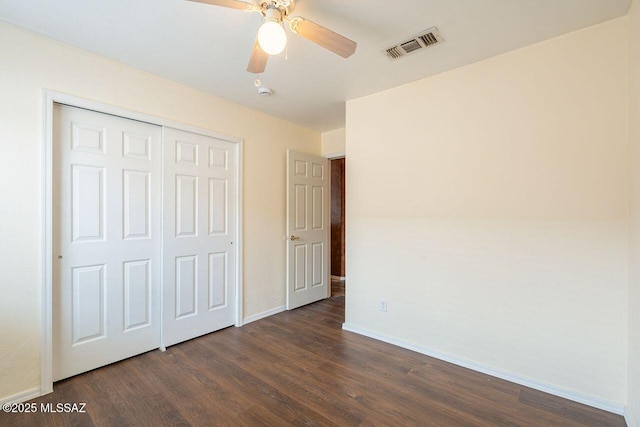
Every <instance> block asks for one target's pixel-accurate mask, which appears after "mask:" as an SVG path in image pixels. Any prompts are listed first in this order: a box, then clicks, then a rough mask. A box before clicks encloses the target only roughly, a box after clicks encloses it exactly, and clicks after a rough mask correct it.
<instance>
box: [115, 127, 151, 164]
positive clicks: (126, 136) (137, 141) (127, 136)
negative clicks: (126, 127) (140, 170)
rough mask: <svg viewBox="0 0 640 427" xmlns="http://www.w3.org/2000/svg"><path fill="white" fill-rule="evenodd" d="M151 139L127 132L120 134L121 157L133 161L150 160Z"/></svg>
mask: <svg viewBox="0 0 640 427" xmlns="http://www.w3.org/2000/svg"><path fill="white" fill-rule="evenodd" d="M150 147H151V137H150V136H144V135H135V134H133V133H129V132H123V133H122V155H123V156H125V157H131V158H134V159H143V160H150V159H151V150H150Z"/></svg>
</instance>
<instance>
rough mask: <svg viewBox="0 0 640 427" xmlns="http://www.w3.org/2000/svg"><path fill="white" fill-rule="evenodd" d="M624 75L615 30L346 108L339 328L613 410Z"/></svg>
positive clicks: (620, 331)
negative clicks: (343, 285) (343, 289)
mask: <svg viewBox="0 0 640 427" xmlns="http://www.w3.org/2000/svg"><path fill="white" fill-rule="evenodd" d="M628 80H629V67H628V35H627V19H626V18H621V19H618V20H615V21H611V22H608V23H605V24H602V25H599V26H596V27H591V28H588V29H585V30H582V31H579V32H576V33H572V34H569V35H566V36H563V37H560V38H557V39H553V40H550V41H547V42H544V43H540V44H537V45H534V46H531V47H528V48H525V49H521V50H518V51H515V52H511V53H508V54H505V55H502V56H499V57H495V58H492V59H489V60H486V61H484V62H480V63H476V64H473V65H469V66H466V67H463V68H459V69H456V70H453V71H450V72H447V73H444V74H441V75H437V76H434V77H432V78H428V79H424V80H421V81H418V82H414V83H411V84H408V85H405V86H401V87H398V88H394V89H391V90H388V91H385V92H381V93H378V94H375V95H371V96H368V97H364V98H360V99H356V100H353V101H349V102H348V103H347V122H346V123H347V126H346V129H347V146H346V147H347V149H346V154H347V158H348V159H349V168H348V170H347V200H348V207H347V223H348V224H349V227H348V228H347V260H348V265H347V269H348V270H349V286H348V287H347V297H346V304H347V307H346V324H345V328H347V329H352V330H359V331H361V332H364V333H367V334H370V335H376V336H379V337H382V338H384V339H389V340H394V341H396V342H401V343H402V344H404V345H408V346H414V347H416V348H420V349H422V350H423V351H432V352H437V353H439V354H441V355H443V357H452V358H455V359H457V360H459V361H463V362H465V363H469V364H472V365H474V366H477V367H480V368H483V369H488V370H492V369H493V370H496V371H498V372H499V373H501V374H502V375H512V376H513V377H514V378H516V379H519V380H521V381H525V380H526V381H530V382H533V383H535V384H537V385H538V386H541V387H549V388H551V390H553V391H554V392H557V393H562V394H566V395H569V396H572V397H573V398H576V399H581V400H583V401H589V402H591V403H593V404H597V405H599V406H601V407H607V408H612V409H614V410H617V411H621V410H622V407H623V405H624V404H625V402H626V397H627V396H626V394H627V393H626V390H627V384H626V373H627V336H628V323H627V319H628V317H627V310H628V305H627V292H628V286H627V282H628V280H627V269H628V207H629V206H628V186H629V185H628V176H629V175H628V174H629V167H628V156H629V143H628V135H627V129H628V117H629V115H628V95H627V89H628V85H627V82H628ZM391 106H392V107H391ZM382 123H384V125H382ZM379 298H386V299H387V300H388V312H386V313H383V312H380V311H378V309H377V308H378V299H379Z"/></svg>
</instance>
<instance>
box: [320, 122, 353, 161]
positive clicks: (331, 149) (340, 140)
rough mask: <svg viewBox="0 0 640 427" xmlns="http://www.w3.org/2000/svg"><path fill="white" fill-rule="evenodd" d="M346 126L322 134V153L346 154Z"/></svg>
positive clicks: (328, 154) (329, 154) (328, 155)
mask: <svg viewBox="0 0 640 427" xmlns="http://www.w3.org/2000/svg"><path fill="white" fill-rule="evenodd" d="M346 139H347V136H346V131H345V128H340V129H335V130H332V131H329V132H325V133H323V134H322V155H323V156H325V157H331V156H333V155H336V154H342V155H344V150H345V143H346Z"/></svg>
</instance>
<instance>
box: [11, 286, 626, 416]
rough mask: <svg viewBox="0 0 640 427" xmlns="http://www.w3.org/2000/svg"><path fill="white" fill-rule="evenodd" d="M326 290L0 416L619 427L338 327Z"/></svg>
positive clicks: (336, 300)
mask: <svg viewBox="0 0 640 427" xmlns="http://www.w3.org/2000/svg"><path fill="white" fill-rule="evenodd" d="M340 286H344V284H332V288H333V292H334V294H336V296H334V297H333V298H330V299H328V300H324V301H320V302H318V303H316V304H312V305H309V306H305V307H302V308H300V309H297V310H294V311H291V312H284V313H280V314H278V315H276V316H272V317H269V318H266V319H262V320H260V321H257V322H254V323H251V324H248V325H246V326H244V327H242V328H228V329H225V330H222V331H219V332H217V333H214V334H209V335H206V336H203V337H200V338H197V339H194V340H191V341H187V342H185V343H182V344H179V345H176V346H173V347H170V348H169V349H167V351H166V352H160V351H152V352H149V353H145V354H143V355H140V356H137V357H135V358H131V359H128V360H125V361H122V362H120V363H116V364H113V365H109V366H106V367H104V368H101V369H97V370H94V371H91V372H88V373H85V374H83V375H78V376H76V377H73V378H69V379H67V380H64V381H61V382H59V383H56V384H55V387H54V393H52V394H50V395H47V396H43V397H41V398H38V399H34V400H33V401H31V402H35V403H37V404H38V405H39V404H40V403H51V404H54V405H55V404H56V403H73V402H86V403H87V413H84V414H60V413H57V414H46V413H35V414H4V413H1V414H0V425H2V426H11V427H13V426H34V425H37V426H76V425H77V426H96V427H101V426H118V427H120V426H127V425H131V426H154V427H155V426H234V427H235V426H250V427H254V426H321V427H325V426H400V425H407V426H478V427H480V426H612V427H618V426H624V425H625V424H624V420H623V418H622V417H620V416H617V415H614V414H610V413H607V412H604V411H600V410H596V409H594V408H590V407H587V406H584V405H580V404H578V403H575V402H571V401H568V400H565V399H561V398H558V397H554V396H550V395H548V394H545V393H542V392H539V391H536V390H532V389H528V388H526V387H522V386H519V385H517V384H514V383H510V382H508V381H504V380H500V379H497V378H494V377H490V376H487V375H484V374H481V373H478V372H475V371H471V370H468V369H464V368H461V367H458V366H454V365H452V364H449V363H446V362H444V361H441V360H437V359H433V358H430V357H427V356H424V355H422V354H418V353H415V352H412V351H410V350H406V349H402V348H398V347H395V346H392V345H389V344H385V343H382V342H379V341H376V340H372V339H370V338H367V337H363V336H360V335H357V334H353V333H350V332H346V331H343V330H342V323H343V322H344V287H342V288H341V287H340Z"/></svg>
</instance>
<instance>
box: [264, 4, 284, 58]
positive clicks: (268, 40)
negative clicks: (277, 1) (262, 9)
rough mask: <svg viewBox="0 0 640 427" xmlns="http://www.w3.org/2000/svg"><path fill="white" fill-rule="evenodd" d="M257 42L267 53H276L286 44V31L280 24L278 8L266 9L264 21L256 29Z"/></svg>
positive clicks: (280, 16) (280, 17)
mask: <svg viewBox="0 0 640 427" xmlns="http://www.w3.org/2000/svg"><path fill="white" fill-rule="evenodd" d="M258 43H259V44H260V48H261V49H262V50H264V51H265V52H266V53H268V54H269V55H278V54H280V53H282V51H284V48H285V47H286V46H287V33H286V32H285V31H284V27H283V26H282V15H281V14H280V11H279V10H278V9H275V8H269V9H267V11H266V14H265V22H264V24H262V25H261V26H260V29H259V30H258Z"/></svg>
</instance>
